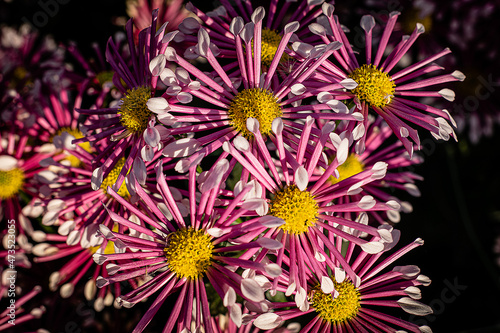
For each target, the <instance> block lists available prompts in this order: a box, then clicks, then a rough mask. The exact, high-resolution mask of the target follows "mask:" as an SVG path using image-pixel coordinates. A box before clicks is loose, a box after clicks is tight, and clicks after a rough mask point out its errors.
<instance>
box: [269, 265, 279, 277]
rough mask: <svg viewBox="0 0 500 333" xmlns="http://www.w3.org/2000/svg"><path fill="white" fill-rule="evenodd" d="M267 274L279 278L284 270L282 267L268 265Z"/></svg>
mask: <svg viewBox="0 0 500 333" xmlns="http://www.w3.org/2000/svg"><path fill="white" fill-rule="evenodd" d="M265 268H266V273H267V274H269V275H270V276H271V277H278V276H280V275H281V273H282V270H281V267H280V266H279V265H277V264H268V265H266V267H265Z"/></svg>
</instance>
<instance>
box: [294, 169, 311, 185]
mask: <svg viewBox="0 0 500 333" xmlns="http://www.w3.org/2000/svg"><path fill="white" fill-rule="evenodd" d="M307 184H309V176H308V174H307V170H306V168H304V167H303V166H302V165H301V166H299V167H298V168H297V170H295V185H297V187H298V188H299V190H301V191H304V190H305V189H306V188H307Z"/></svg>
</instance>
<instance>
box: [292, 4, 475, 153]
mask: <svg viewBox="0 0 500 333" xmlns="http://www.w3.org/2000/svg"><path fill="white" fill-rule="evenodd" d="M333 10H334V9H333V6H331V5H325V6H323V13H324V14H325V15H326V17H327V19H328V22H327V23H328V24H325V25H321V24H318V23H314V24H311V25H310V29H311V31H313V32H315V33H316V34H318V35H319V36H320V37H321V38H322V40H323V41H324V42H325V43H327V44H328V43H331V42H332V41H336V42H341V43H342V46H341V47H340V49H339V50H338V51H336V52H334V56H335V60H336V62H337V63H338V64H339V65H340V67H337V65H335V64H334V63H331V62H325V64H324V66H323V67H322V71H321V72H320V73H318V75H317V76H316V78H315V79H317V80H319V81H326V82H338V81H340V80H344V79H346V78H351V79H352V80H354V81H355V82H356V83H357V86H356V87H355V88H354V89H353V90H351V91H350V92H345V91H329V92H325V93H324V94H323V95H322V96H320V98H319V99H320V100H330V99H332V98H335V99H350V100H352V101H353V102H354V103H355V105H356V108H357V109H358V110H360V112H361V113H362V114H363V116H364V125H365V128H367V125H368V123H367V122H368V117H367V116H368V112H369V110H373V111H375V112H376V113H378V114H379V115H380V116H382V118H384V120H385V121H386V122H387V123H388V124H389V126H390V127H391V129H392V130H393V132H394V134H395V135H396V136H397V137H398V138H399V139H400V140H401V141H402V142H403V144H404V146H405V148H406V149H407V150H408V152H409V153H410V155H411V154H412V153H413V144H412V143H411V142H410V140H409V138H410V139H411V140H413V141H414V142H415V143H416V144H417V148H420V139H419V137H418V133H417V131H416V130H415V129H414V128H413V127H411V126H410V125H409V124H408V123H413V124H415V125H417V126H420V127H422V128H424V129H426V130H428V131H429V132H430V133H431V134H432V135H433V136H434V137H436V138H441V139H444V140H448V139H449V138H450V137H453V138H455V139H456V135H455V133H454V131H453V128H452V126H450V125H449V123H448V122H450V123H451V124H452V125H454V126H455V122H454V120H453V118H452V117H451V116H450V114H449V112H448V111H446V110H444V109H443V110H441V109H438V108H436V107H433V106H431V105H427V104H424V103H422V102H417V101H414V100H412V99H407V97H443V98H445V99H447V100H450V101H452V100H453V99H454V97H455V94H454V92H453V91H452V90H450V89H448V88H444V89H441V90H439V91H434V90H424V89H425V88H428V87H431V86H434V85H440V84H443V83H446V82H450V81H462V80H464V78H465V76H464V75H463V74H462V73H461V72H459V71H454V72H453V73H451V74H444V75H440V76H434V77H429V78H425V77H426V74H428V73H432V72H435V71H437V70H441V69H442V68H441V67H440V66H438V65H436V64H434V63H433V61H435V60H436V59H439V58H441V57H442V56H444V55H446V54H448V53H450V52H451V51H450V50H449V49H445V50H443V51H441V52H439V53H436V54H435V55H433V56H430V57H428V58H426V59H423V60H421V61H419V62H417V63H415V64H413V65H410V66H407V67H405V68H402V69H400V70H399V71H395V70H394V69H395V68H396V66H397V64H398V62H399V61H400V60H401V58H402V57H403V56H404V55H405V54H406V53H407V52H408V50H409V49H410V47H411V46H412V45H413V43H414V42H415V40H416V39H417V38H418V36H419V35H420V34H422V33H423V32H424V27H423V25H422V24H417V27H416V28H415V30H414V31H413V33H412V34H411V35H410V36H409V37H407V38H406V37H405V38H403V39H402V40H401V41H400V42H399V44H397V45H396V46H395V47H394V48H393V49H392V50H391V51H390V53H389V55H387V56H386V57H385V59H382V57H383V56H384V55H385V54H386V52H387V51H388V50H389V48H388V41H389V37H390V35H391V33H392V30H393V27H394V24H395V22H396V20H397V18H398V16H399V14H400V13H399V12H393V13H391V15H390V18H389V20H388V22H387V24H386V26H385V29H384V32H383V34H382V37H381V39H380V41H379V45H378V48H377V51H376V53H375V55H374V57H373V58H372V46H373V45H372V30H373V27H374V26H375V20H374V18H373V17H372V16H370V15H365V16H363V17H362V19H361V27H362V28H363V30H364V31H365V50H366V52H365V54H366V59H365V64H360V63H359V62H358V59H357V56H356V53H355V52H354V50H353V48H352V47H351V44H350V43H349V40H348V39H347V37H346V35H345V33H344V31H343V30H342V28H341V26H340V23H339V19H338V18H337V16H336V15H333ZM306 47H307V46H306V45H301V46H300V47H299V48H306ZM364 139H365V137H364V136H363V137H362V138H361V139H360V141H361V143H360V145H359V148H358V153H362V152H363V149H364Z"/></svg>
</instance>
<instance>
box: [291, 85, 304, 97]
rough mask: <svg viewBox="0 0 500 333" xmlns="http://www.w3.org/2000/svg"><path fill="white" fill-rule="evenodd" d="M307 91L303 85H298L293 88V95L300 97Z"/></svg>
mask: <svg viewBox="0 0 500 333" xmlns="http://www.w3.org/2000/svg"><path fill="white" fill-rule="evenodd" d="M306 91H307V88H306V86H305V85H303V84H302V83H296V84H294V85H293V86H292V87H291V92H292V94H294V95H296V96H299V95H302V94H303V93H305V92H306Z"/></svg>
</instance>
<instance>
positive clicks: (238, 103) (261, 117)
mask: <svg viewBox="0 0 500 333" xmlns="http://www.w3.org/2000/svg"><path fill="white" fill-rule="evenodd" d="M281 116H282V112H281V107H280V105H279V104H278V101H277V100H276V97H275V96H274V94H273V93H272V92H270V91H269V90H265V89H261V88H252V89H245V90H243V91H241V92H239V93H238V94H237V95H236V96H235V97H234V98H233V100H232V102H231V105H230V106H229V117H230V118H231V125H232V126H233V127H234V128H235V129H237V130H238V131H240V133H241V134H242V135H243V136H244V137H246V138H250V137H252V133H251V132H250V131H249V130H248V129H247V119H248V118H256V119H257V120H258V121H259V125H260V133H261V134H262V135H267V134H269V133H270V132H271V124H272V122H273V120H274V119H275V118H277V117H281Z"/></svg>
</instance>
